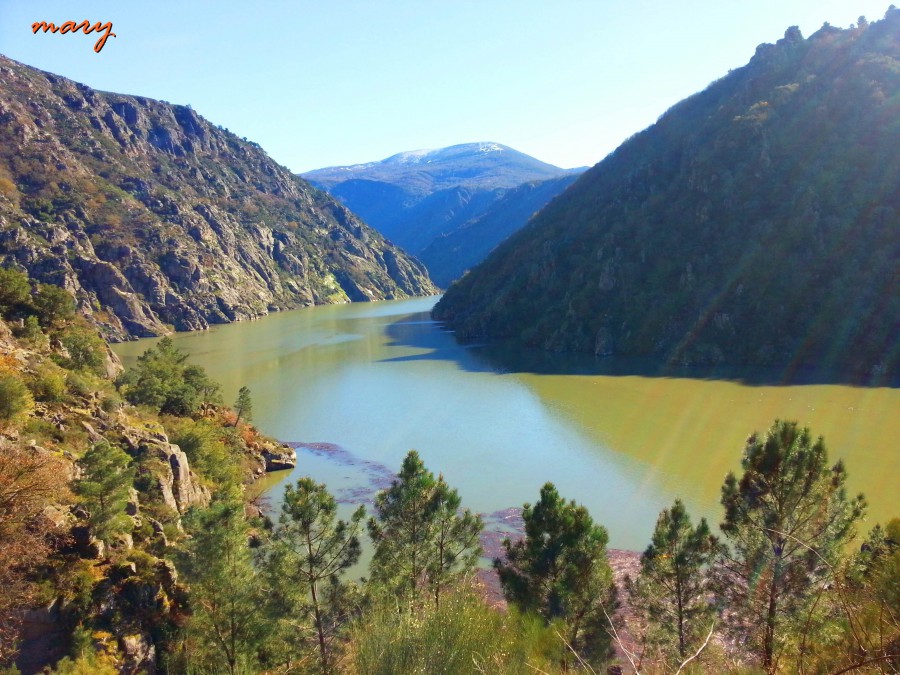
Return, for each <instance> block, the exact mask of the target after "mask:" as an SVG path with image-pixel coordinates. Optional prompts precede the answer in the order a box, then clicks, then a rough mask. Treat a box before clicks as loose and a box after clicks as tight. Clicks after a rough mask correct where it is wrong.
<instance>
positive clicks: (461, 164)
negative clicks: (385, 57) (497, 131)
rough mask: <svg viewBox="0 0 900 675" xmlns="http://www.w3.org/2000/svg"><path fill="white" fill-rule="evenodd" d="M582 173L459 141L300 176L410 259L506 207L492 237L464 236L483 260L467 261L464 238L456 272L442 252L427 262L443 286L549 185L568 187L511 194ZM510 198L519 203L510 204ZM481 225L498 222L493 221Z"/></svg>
mask: <svg viewBox="0 0 900 675" xmlns="http://www.w3.org/2000/svg"><path fill="white" fill-rule="evenodd" d="M582 170H583V169H572V170H566V169H560V168H559V167H555V166H552V165H550V164H546V163H544V162H541V161H539V160H537V159H535V158H534V157H530V156H528V155H526V154H523V153H521V152H518V151H516V150H513V149H512V148H509V147H506V146H505V145H500V144H498V143H466V144H462V145H454V146H451V147H449V148H442V149H439V150H415V151H412V152H401V153H399V154H397V155H394V156H392V157H388V158H387V159H385V160H382V161H379V162H369V163H367V164H356V165H353V166H342V167H331V168H327V169H318V170H316V171H310V172H308V173H305V174H303V177H304V178H306V179H307V180H309V181H310V182H311V183H313V184H314V185H317V186H319V187H321V188H323V189H325V190H327V191H328V192H329V193H330V194H331V195H332V196H334V197H337V198H338V199H339V200H340V201H341V202H343V203H344V204H345V205H346V206H347V207H348V208H350V209H351V210H352V211H353V212H354V213H357V214H358V215H359V216H361V217H362V218H363V219H364V220H365V221H366V222H367V223H368V224H369V225H372V226H373V227H375V228H376V229H377V230H378V231H380V232H381V233H382V234H384V235H385V236H386V237H387V238H388V239H390V240H391V241H393V242H394V243H396V244H398V245H399V246H402V247H403V248H404V249H406V250H407V251H409V252H411V253H414V254H416V255H419V254H422V253H423V252H424V251H425V249H426V248H428V247H429V245H431V244H432V242H435V241H436V240H438V239H440V238H442V237H445V236H447V235H450V234H451V233H453V232H455V231H456V230H457V229H459V228H461V227H463V226H468V225H470V224H472V223H473V222H475V221H476V220H478V219H479V218H481V217H482V216H485V215H486V214H487V213H488V211H489V210H492V209H495V208H496V207H499V206H501V205H506V206H507V207H510V219H509V221H508V222H503V224H502V226H501V227H500V228H499V229H498V230H497V232H498V233H497V234H494V231H493V230H492V229H491V228H489V227H487V226H484V227H481V228H477V229H476V230H474V231H473V233H472V235H470V238H471V237H474V235H475V233H477V239H472V242H473V245H474V247H475V248H477V249H478V250H480V251H483V254H482V255H480V256H478V257H476V258H474V259H473V256H472V255H471V254H470V253H469V246H468V244H467V243H466V242H467V241H468V240H467V239H466V238H465V237H464V238H462V239H460V240H458V241H457V247H458V250H459V251H460V252H461V253H462V256H461V257H462V258H465V259H466V261H467V262H466V263H465V264H464V265H462V266H460V264H459V263H458V262H457V258H456V256H454V255H452V254H451V255H446V249H445V250H444V253H442V254H440V255H438V256H432V266H431V267H430V268H429V269H430V271H431V273H432V276H433V277H434V278H435V279H437V280H442V281H439V283H440V284H441V285H446V284H447V283H449V282H450V281H451V280H453V279H455V278H457V277H458V276H459V275H460V274H461V273H462V272H463V271H464V270H465V269H466V268H467V267H469V266H470V265H471V264H473V262H472V261H473V260H474V262H479V261H480V260H481V259H482V258H483V256H484V254H486V253H487V252H488V251H490V250H491V249H492V248H493V247H494V246H496V245H497V244H498V243H500V242H501V241H502V240H503V239H504V238H505V237H506V236H508V235H509V233H510V232H513V231H515V230H516V229H518V228H519V227H521V226H522V225H524V224H525V222H526V221H527V220H528V217H530V216H531V215H532V214H533V213H534V212H535V211H537V210H539V209H540V208H541V207H543V206H544V205H545V204H546V203H547V201H549V200H550V199H551V198H552V197H553V196H555V194H557V193H556V192H553V191H552V190H551V186H559V189H560V190H562V189H564V188H565V185H566V184H567V183H566V182H559V183H557V182H553V183H548V185H547V186H545V188H544V189H542V190H540V191H534V190H528V189H526V190H524V191H521V192H518V193H516V194H510V192H509V191H510V190H512V189H513V188H517V187H519V186H523V185H525V184H529V183H535V182H538V181H546V180H551V179H557V178H559V177H561V176H571V175H575V174H577V173H580V172H581V171H582ZM542 199H543V201H541V200H542ZM517 200H523V203H522V204H517ZM513 214H515V215H513ZM522 214H524V217H522ZM487 222H489V223H497V222H499V221H498V220H497V219H496V218H495V219H493V220H489V221H487Z"/></svg>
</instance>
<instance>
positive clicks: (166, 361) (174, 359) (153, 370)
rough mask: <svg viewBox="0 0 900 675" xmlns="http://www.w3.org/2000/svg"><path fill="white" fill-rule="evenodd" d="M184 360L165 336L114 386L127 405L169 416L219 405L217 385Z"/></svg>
mask: <svg viewBox="0 0 900 675" xmlns="http://www.w3.org/2000/svg"><path fill="white" fill-rule="evenodd" d="M186 361H187V355H186V354H184V353H183V352H182V351H181V350H179V349H178V348H177V347H176V346H175V344H174V343H173V342H172V339H171V338H168V337H164V338H162V339H161V340H160V341H159V342H158V343H157V345H156V347H150V348H149V349H148V350H147V351H146V352H144V353H143V354H142V355H141V356H139V357H138V360H137V365H135V367H134V368H131V369H129V370H127V371H125V372H124V373H123V374H122V375H120V376H119V379H118V380H117V385H118V386H119V388H120V390H121V392H122V394H123V395H124V396H125V398H126V399H127V400H128V401H129V402H130V403H133V404H134V405H147V406H150V407H152V408H154V409H156V410H158V411H159V412H162V413H164V414H169V415H190V414H192V413H194V412H195V411H196V410H197V409H198V408H199V407H200V406H201V405H203V404H207V403H216V402H219V401H220V400H221V397H220V395H219V385H218V384H216V383H215V382H213V381H212V380H210V379H209V377H208V376H207V375H206V371H204V370H203V368H201V367H199V366H194V365H187V364H186V363H185V362H186Z"/></svg>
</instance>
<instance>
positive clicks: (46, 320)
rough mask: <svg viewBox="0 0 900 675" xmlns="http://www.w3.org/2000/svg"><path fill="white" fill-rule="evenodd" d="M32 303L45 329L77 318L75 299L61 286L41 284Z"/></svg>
mask: <svg viewBox="0 0 900 675" xmlns="http://www.w3.org/2000/svg"><path fill="white" fill-rule="evenodd" d="M32 303H33V304H34V308H35V311H36V312H37V317H38V321H39V322H40V324H41V325H42V326H45V327H53V326H59V325H62V324H64V323H65V322H66V321H70V320H71V319H72V318H74V316H75V298H73V297H72V294H71V293H69V291H67V290H66V289H64V288H60V287H59V286H52V285H50V284H39V285H38V290H37V293H35V294H34V297H33V298H32Z"/></svg>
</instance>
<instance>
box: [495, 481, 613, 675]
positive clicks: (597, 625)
mask: <svg viewBox="0 0 900 675" xmlns="http://www.w3.org/2000/svg"><path fill="white" fill-rule="evenodd" d="M522 518H523V520H524V521H525V538H524V539H522V540H520V541H517V542H515V543H513V542H512V541H510V540H509V539H507V540H505V541H504V542H503V548H504V551H505V560H503V559H500V558H498V559H496V560H495V561H494V567H495V568H496V570H497V573H498V574H499V575H500V583H501V585H502V586H503V594H504V595H505V596H506V599H507V600H508V601H509V602H511V603H513V604H514V605H516V606H517V607H518V608H519V609H520V610H522V611H524V612H536V613H538V614H540V615H541V616H542V617H544V619H545V620H546V621H548V622H550V621H553V620H555V619H561V620H562V621H564V622H565V632H566V635H565V637H566V640H567V642H568V643H569V644H570V645H571V646H572V647H573V648H574V649H575V651H576V652H578V654H579V655H581V656H582V657H583V658H588V659H591V660H597V661H602V660H603V659H605V658H606V657H607V656H608V651H609V644H610V642H609V635H608V633H607V627H608V619H607V615H609V616H612V614H613V612H614V611H615V604H616V603H615V587H614V585H613V581H612V570H611V569H610V566H609V561H608V560H607V557H606V544H607V541H608V535H607V533H606V530H605V529H604V528H603V527H602V526H600V525H595V524H594V521H593V519H592V518H591V516H590V514H589V513H588V511H587V509H586V508H584V507H583V506H580V505H578V504H576V503H575V502H574V501H570V502H566V501H565V500H564V499H563V498H562V497H560V495H559V493H558V492H557V491H556V488H555V487H554V486H553V484H552V483H547V484H545V485H544V486H543V487H542V488H541V498H540V501H538V503H537V504H535V505H534V506H532V505H531V504H525V507H524V509H523V511H522Z"/></svg>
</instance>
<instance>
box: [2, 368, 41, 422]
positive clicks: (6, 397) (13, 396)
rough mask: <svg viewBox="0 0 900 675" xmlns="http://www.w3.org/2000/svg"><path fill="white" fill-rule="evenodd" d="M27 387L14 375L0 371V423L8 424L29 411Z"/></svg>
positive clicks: (29, 401) (30, 400)
mask: <svg viewBox="0 0 900 675" xmlns="http://www.w3.org/2000/svg"><path fill="white" fill-rule="evenodd" d="M32 404H33V400H32V398H31V394H30V393H29V391H28V387H26V386H25V383H24V382H22V380H20V379H19V378H18V377H16V376H15V375H11V374H7V373H4V372H3V371H0V422H3V423H10V422H13V421H15V420H16V418H17V417H18V416H19V415H21V414H22V413H25V412H27V411H28V410H30V409H31V406H32Z"/></svg>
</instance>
